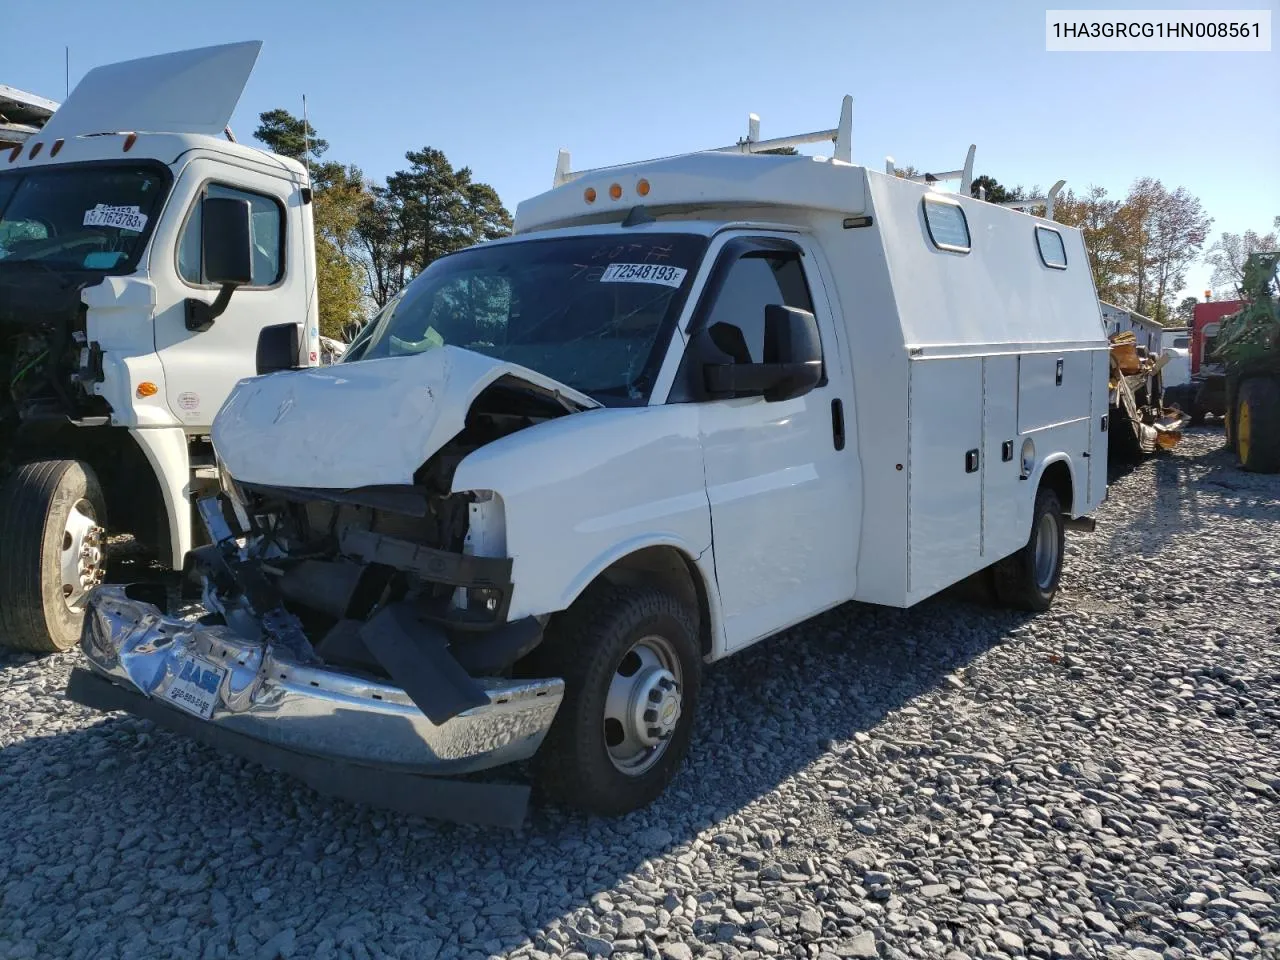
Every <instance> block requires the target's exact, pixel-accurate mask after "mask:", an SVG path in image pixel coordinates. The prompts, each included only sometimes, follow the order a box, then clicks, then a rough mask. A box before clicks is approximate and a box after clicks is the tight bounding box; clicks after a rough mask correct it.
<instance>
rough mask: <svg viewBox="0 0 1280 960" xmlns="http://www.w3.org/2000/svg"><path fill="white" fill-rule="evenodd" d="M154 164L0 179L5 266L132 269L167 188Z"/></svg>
mask: <svg viewBox="0 0 1280 960" xmlns="http://www.w3.org/2000/svg"><path fill="white" fill-rule="evenodd" d="M168 179H169V178H168V173H167V171H164V170H162V169H160V168H157V167H154V166H149V165H148V166H138V165H134V166H127V167H126V166H116V165H112V166H100V165H94V166H74V167H70V166H69V167H61V168H57V167H53V168H48V169H36V170H14V171H11V172H7V173H4V174H0V264H2V263H19V262H32V261H35V262H39V263H42V264H44V265H45V266H49V267H61V268H65V269H77V270H100V271H103V272H106V271H112V272H116V273H122V272H128V271H130V270H132V269H133V267H134V266H135V265H136V264H137V262H138V257H140V256H141V255H142V249H143V247H145V246H146V242H147V237H148V236H149V235H150V232H151V230H150V228H151V226H152V224H153V222H154V220H155V217H156V215H157V214H158V213H159V211H160V203H161V201H162V200H163V199H164V195H165V192H166V190H167V187H168Z"/></svg>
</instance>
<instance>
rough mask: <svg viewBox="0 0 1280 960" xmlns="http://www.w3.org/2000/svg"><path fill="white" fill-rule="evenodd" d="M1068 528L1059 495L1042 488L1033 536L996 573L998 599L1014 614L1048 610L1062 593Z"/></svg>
mask: <svg viewBox="0 0 1280 960" xmlns="http://www.w3.org/2000/svg"><path fill="white" fill-rule="evenodd" d="M1066 544H1067V528H1066V524H1065V523H1064V522H1063V519H1062V504H1061V502H1060V501H1059V500H1058V495H1057V494H1056V493H1054V492H1053V490H1051V489H1049V488H1048V487H1045V486H1041V487H1040V489H1039V490H1038V491H1037V492H1036V504H1035V510H1034V512H1033V515H1032V518H1031V536H1030V538H1029V539H1028V540H1027V544H1026V546H1024V547H1023V548H1022V549H1021V550H1019V551H1018V552H1017V553H1014V554H1012V555H1010V556H1008V557H1005V558H1004V559H1003V560H1000V561H998V562H997V563H996V564H995V566H994V567H993V569H992V573H993V576H992V578H991V579H992V583H993V585H994V587H995V592H996V598H997V599H998V600H999V601H1000V603H1001V604H1002V605H1003V606H1006V607H1009V608H1011V609H1014V610H1031V611H1036V612H1039V611H1042V610H1048V609H1049V607H1050V605H1052V603H1053V598H1054V596H1055V595H1056V594H1057V592H1058V580H1059V579H1060V578H1061V576H1062V560H1063V556H1064V555H1065V553H1066Z"/></svg>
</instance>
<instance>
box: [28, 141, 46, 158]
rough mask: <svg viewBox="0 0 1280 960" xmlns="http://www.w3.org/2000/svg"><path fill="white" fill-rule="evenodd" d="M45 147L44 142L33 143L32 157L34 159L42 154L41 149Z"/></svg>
mask: <svg viewBox="0 0 1280 960" xmlns="http://www.w3.org/2000/svg"><path fill="white" fill-rule="evenodd" d="M43 147H44V144H43V143H36V144H33V145H32V147H31V159H32V160H34V159H35V158H36V157H38V156H40V151H41V149H42V148H43Z"/></svg>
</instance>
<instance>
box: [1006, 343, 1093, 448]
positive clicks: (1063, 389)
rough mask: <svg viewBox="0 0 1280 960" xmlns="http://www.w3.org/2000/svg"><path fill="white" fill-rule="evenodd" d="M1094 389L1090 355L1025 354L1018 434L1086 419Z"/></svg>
mask: <svg viewBox="0 0 1280 960" xmlns="http://www.w3.org/2000/svg"><path fill="white" fill-rule="evenodd" d="M1092 389H1093V360H1092V355H1091V354H1090V352H1089V351H1086V350H1071V351H1064V352H1062V353H1024V354H1022V357H1021V359H1020V361H1019V364H1018V433H1020V434H1026V433H1030V432H1031V431H1033V430H1042V429H1044V428H1045V427H1052V426H1056V425H1057V424H1060V423H1070V422H1071V421H1073V420H1081V419H1083V418H1084V417H1085V415H1086V411H1087V410H1088V402H1089V401H1088V398H1089V395H1090V393H1091V392H1092Z"/></svg>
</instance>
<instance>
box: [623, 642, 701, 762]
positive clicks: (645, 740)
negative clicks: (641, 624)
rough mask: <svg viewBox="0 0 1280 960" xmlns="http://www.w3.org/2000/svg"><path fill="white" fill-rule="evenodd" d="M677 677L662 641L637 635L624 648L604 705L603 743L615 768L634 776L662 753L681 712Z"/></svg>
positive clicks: (674, 659) (670, 650)
mask: <svg viewBox="0 0 1280 960" xmlns="http://www.w3.org/2000/svg"><path fill="white" fill-rule="evenodd" d="M682 679H683V677H682V673H681V670H680V658H679V656H677V655H676V650H675V647H674V646H673V645H672V643H671V641H670V640H668V639H667V638H666V637H661V636H657V635H650V636H646V637H642V638H641V639H639V640H637V641H636V642H635V643H633V644H632V645H631V646H630V647H629V648H627V651H626V653H624V654H623V655H622V657H621V659H620V660H619V661H618V664H617V666H616V667H615V668H614V672H613V679H612V680H610V682H609V692H608V694H607V695H606V697H605V706H604V718H603V725H604V742H605V747H606V748H607V749H608V751H609V760H610V762H611V763H612V764H613V766H614V768H615V769H616V770H618V771H619V772H621V773H625V774H626V775H628V776H632V777H638V776H640V775H641V774H643V773H645V772H646V771H647V770H649V769H651V768H652V767H653V765H654V764H656V763H657V762H658V760H660V759H661V758H662V755H663V754H664V753H666V751H667V746H668V745H669V744H670V742H671V737H672V736H673V735H674V733H675V730H676V727H677V726H678V725H679V723H680V717H681V715H682V714H683V712H684V703H683V698H684V688H683V685H682Z"/></svg>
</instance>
